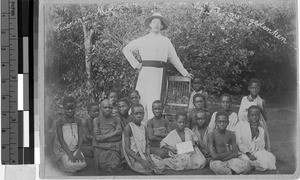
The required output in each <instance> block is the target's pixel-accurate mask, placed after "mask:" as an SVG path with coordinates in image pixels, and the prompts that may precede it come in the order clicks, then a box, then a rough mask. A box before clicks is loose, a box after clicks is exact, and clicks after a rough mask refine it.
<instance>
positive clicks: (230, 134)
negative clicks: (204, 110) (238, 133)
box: [226, 130, 235, 137]
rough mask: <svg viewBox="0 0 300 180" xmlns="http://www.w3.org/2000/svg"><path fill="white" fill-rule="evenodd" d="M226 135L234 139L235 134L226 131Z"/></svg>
mask: <svg viewBox="0 0 300 180" xmlns="http://www.w3.org/2000/svg"><path fill="white" fill-rule="evenodd" d="M226 134H228V135H229V136H230V137H235V133H234V132H233V131H229V130H226Z"/></svg>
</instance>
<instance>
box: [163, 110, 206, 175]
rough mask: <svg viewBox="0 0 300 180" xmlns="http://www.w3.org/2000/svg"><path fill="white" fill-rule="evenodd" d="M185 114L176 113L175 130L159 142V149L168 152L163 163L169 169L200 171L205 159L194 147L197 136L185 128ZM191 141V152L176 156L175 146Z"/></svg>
mask: <svg viewBox="0 0 300 180" xmlns="http://www.w3.org/2000/svg"><path fill="white" fill-rule="evenodd" d="M186 120H187V114H186V113H185V112H177V113H176V116H175V121H176V129H174V130H173V131H171V132H170V133H169V134H168V135H167V136H166V137H165V138H164V139H163V140H162V141H161V142H160V147H161V148H166V149H167V150H168V151H169V156H170V157H169V158H165V159H164V160H163V162H164V163H165V165H166V166H168V167H169V168H170V169H173V170H176V171H179V170H184V169H200V168H203V167H204V166H205V164H206V159H205V157H204V156H203V154H202V153H201V151H200V150H199V148H198V147H197V145H196V142H198V138H197V136H196V135H195V134H194V133H193V131H192V130H190V129H189V128H186V126H185V124H186ZM187 141H191V142H192V144H193V150H194V151H192V152H189V153H183V154H178V153H177V149H176V144H178V143H182V142H187Z"/></svg>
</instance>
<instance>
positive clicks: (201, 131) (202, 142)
mask: <svg viewBox="0 0 300 180" xmlns="http://www.w3.org/2000/svg"><path fill="white" fill-rule="evenodd" d="M195 116H196V117H195V121H196V123H197V126H195V127H194V128H193V129H192V131H193V132H194V133H195V134H196V136H197V138H198V141H197V145H198V147H199V149H200V151H201V152H202V154H203V155H204V157H205V158H206V161H207V162H209V161H210V159H211V158H210V155H209V151H208V148H207V135H208V123H209V116H208V114H207V112H205V111H204V110H199V111H197V112H196V114H195Z"/></svg>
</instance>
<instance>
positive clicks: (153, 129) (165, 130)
mask: <svg viewBox="0 0 300 180" xmlns="http://www.w3.org/2000/svg"><path fill="white" fill-rule="evenodd" d="M163 109H164V107H163V103H162V101H160V100H156V101H154V102H153V103H152V112H153V114H154V117H153V118H152V119H149V121H148V124H147V133H148V135H149V145H150V153H151V154H156V155H158V156H159V157H161V158H166V157H168V151H167V150H166V149H165V148H163V149H161V148H160V141H161V140H162V139H163V138H165V137H166V136H167V135H168V134H169V132H170V131H171V128H170V124H169V121H168V120H167V119H165V118H163V117H162V112H163Z"/></svg>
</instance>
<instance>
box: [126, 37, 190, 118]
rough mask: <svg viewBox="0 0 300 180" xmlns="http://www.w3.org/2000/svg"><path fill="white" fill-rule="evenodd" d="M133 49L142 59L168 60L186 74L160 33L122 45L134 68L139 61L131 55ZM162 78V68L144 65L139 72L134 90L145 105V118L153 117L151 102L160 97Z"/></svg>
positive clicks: (173, 51) (170, 45)
mask: <svg viewBox="0 0 300 180" xmlns="http://www.w3.org/2000/svg"><path fill="white" fill-rule="evenodd" d="M134 51H137V52H138V53H139V55H140V56H141V59H142V61H149V60H150V61H155V60H156V61H163V62H167V61H169V62H171V63H172V64H173V65H174V66H175V68H176V69H177V70H178V71H179V72H180V73H181V74H182V75H183V76H186V75H187V74H188V72H187V70H186V69H185V68H184V67H183V65H182V63H181V62H180V59H179V58H178V56H177V54H176V51H175V49H174V47H173V45H172V43H171V41H170V39H169V38H167V37H165V36H163V35H161V34H154V33H149V34H148V35H146V36H143V37H141V38H138V39H135V40H133V41H131V42H130V43H129V44H127V45H126V46H125V47H124V49H123V53H124V55H125V57H126V59H127V60H128V62H129V63H130V65H131V66H132V67H133V68H136V67H137V66H138V64H139V63H140V62H138V60H137V59H136V58H135V57H134V56H133V52H134ZM162 78H163V68H155V67H149V66H144V67H142V70H141V71H140V73H139V76H138V80H137V84H136V90H138V91H139V93H140V96H141V99H140V103H141V104H143V105H145V111H147V113H145V115H148V117H145V119H151V118H152V117H153V113H152V103H153V101H155V100H159V99H160V98H161V97H160V96H161V89H162Z"/></svg>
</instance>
